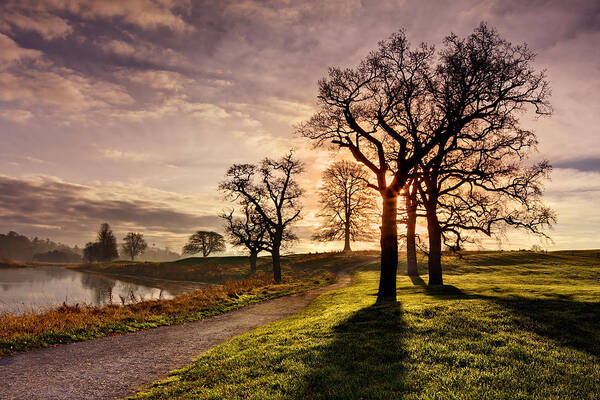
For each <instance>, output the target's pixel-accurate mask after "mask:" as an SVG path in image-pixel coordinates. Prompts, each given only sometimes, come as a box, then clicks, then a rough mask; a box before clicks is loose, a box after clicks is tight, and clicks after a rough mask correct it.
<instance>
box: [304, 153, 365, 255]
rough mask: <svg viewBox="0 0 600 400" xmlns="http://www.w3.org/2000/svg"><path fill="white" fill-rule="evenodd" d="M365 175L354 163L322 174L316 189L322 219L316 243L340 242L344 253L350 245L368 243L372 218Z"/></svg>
mask: <svg viewBox="0 0 600 400" xmlns="http://www.w3.org/2000/svg"><path fill="white" fill-rule="evenodd" d="M367 177H368V173H367V171H366V170H365V169H364V168H363V167H362V166H361V165H360V164H357V163H353V162H349V161H338V162H335V163H333V164H332V165H330V166H329V167H328V168H327V169H326V170H325V171H324V172H323V174H322V185H321V188H320V189H319V200H320V204H321V211H320V213H319V214H317V216H318V217H321V218H322V219H323V223H322V225H321V227H320V230H319V231H318V232H317V233H316V234H315V235H314V236H313V238H314V239H316V240H321V241H332V240H343V241H344V251H351V249H350V242H351V241H357V240H364V239H370V238H371V237H372V235H373V233H374V232H373V229H372V228H371V224H372V223H373V220H374V217H375V211H374V210H375V208H376V203H375V196H374V193H373V191H372V189H370V188H368V187H367V184H366V182H367Z"/></svg>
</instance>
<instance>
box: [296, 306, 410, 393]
mask: <svg viewBox="0 0 600 400" xmlns="http://www.w3.org/2000/svg"><path fill="white" fill-rule="evenodd" d="M334 332H335V338H334V340H333V342H330V343H328V344H327V345H325V346H324V347H323V349H321V351H320V352H319V353H318V355H317V356H316V357H315V359H314V360H313V361H314V363H312V364H313V365H314V368H313V369H312V370H311V372H310V373H309V374H308V375H307V376H305V377H304V382H303V384H302V385H301V388H302V389H301V390H300V391H299V392H298V393H297V395H298V396H297V398H299V399H397V398H398V397H399V396H401V393H402V392H404V391H406V384H405V382H404V369H405V366H404V362H405V360H406V359H407V352H406V350H405V348H404V344H403V342H404V337H405V335H406V323H405V322H404V319H403V317H402V308H401V306H400V304H399V303H387V304H386V303H383V304H376V305H373V306H370V307H367V308H364V309H362V310H360V311H358V312H356V313H355V314H354V315H352V316H351V317H350V318H349V319H347V320H345V321H343V322H342V323H340V324H339V325H337V326H336V327H335V328H334Z"/></svg>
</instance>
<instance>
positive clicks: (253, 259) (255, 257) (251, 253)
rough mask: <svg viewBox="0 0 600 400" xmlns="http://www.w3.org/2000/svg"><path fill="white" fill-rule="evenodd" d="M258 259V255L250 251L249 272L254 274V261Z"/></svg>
mask: <svg viewBox="0 0 600 400" xmlns="http://www.w3.org/2000/svg"><path fill="white" fill-rule="evenodd" d="M257 258H258V253H257V252H256V251H253V250H250V272H251V273H253V274H254V273H255V272H256V259H257Z"/></svg>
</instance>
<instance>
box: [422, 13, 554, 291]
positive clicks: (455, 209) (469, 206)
mask: <svg viewBox="0 0 600 400" xmlns="http://www.w3.org/2000/svg"><path fill="white" fill-rule="evenodd" d="M533 59H534V54H533V53H532V52H531V51H530V50H529V49H528V48H527V46H526V45H512V44H511V43H509V42H507V41H505V40H504V39H502V38H501V37H500V36H499V35H498V33H497V32H496V31H495V30H494V29H491V28H489V27H488V26H487V25H486V24H484V23H482V24H481V25H479V27H477V28H476V29H475V30H474V32H473V33H472V34H471V35H469V36H468V37H467V38H459V37H457V36H456V35H450V36H448V37H447V38H446V40H445V46H444V48H443V49H442V51H441V52H440V59H439V61H438V64H437V67H436V69H435V74H431V75H429V78H428V81H429V83H428V91H429V92H430V94H431V101H432V105H434V106H435V110H436V113H435V114H436V118H435V119H433V121H434V122H435V125H433V127H434V128H435V129H439V127H441V126H445V125H447V126H446V127H445V128H444V131H445V133H444V137H443V140H442V141H440V143H439V146H437V147H436V148H435V149H434V150H433V151H431V152H430V153H429V154H428V155H426V156H425V157H424V158H423V159H422V160H421V162H420V165H419V168H420V172H419V174H420V175H421V179H420V182H421V183H422V184H423V185H419V186H418V188H419V194H420V196H421V200H422V204H423V206H424V208H425V210H426V214H427V230H428V237H429V258H428V269H429V283H430V284H442V283H443V279H442V266H441V245H442V241H443V240H442V237H443V236H445V237H446V238H447V237H448V235H449V234H451V235H453V236H454V238H455V240H456V243H457V244H456V246H457V247H459V248H460V241H461V231H462V232H464V231H470V230H471V231H479V232H482V233H485V234H487V235H490V234H491V230H492V228H493V226H494V225H497V224H498V223H503V224H508V225H512V226H516V227H524V228H526V229H529V230H530V231H532V232H535V233H539V232H540V228H541V227H545V226H547V225H549V224H550V223H551V222H552V221H553V218H554V217H553V213H552V212H551V210H549V209H548V208H547V207H545V206H544V205H543V204H542V203H541V201H540V196H541V185H540V181H541V180H542V179H544V178H545V177H546V176H547V173H548V172H549V170H550V166H549V164H548V163H547V162H546V161H543V162H541V163H538V164H537V165H534V166H531V167H528V166H526V165H525V164H524V160H525V159H526V158H527V154H528V151H529V150H530V149H531V148H533V147H534V146H535V144H536V143H537V140H536V137H535V134H534V133H533V132H531V131H528V130H525V129H522V128H521V127H520V126H519V118H518V117H519V115H520V114H522V113H523V112H524V111H526V110H527V109H528V108H532V109H533V110H535V112H536V113H538V114H542V115H547V114H549V113H550V112H551V109H550V106H549V104H548V101H547V98H548V95H549V88H548V83H547V81H546V80H545V75H544V73H543V72H538V73H536V72H535V71H534V70H533V68H532V66H531V61H532V60H533ZM445 121H448V122H445ZM431 127H432V119H429V120H428V122H427V124H424V125H423V128H422V130H423V131H424V132H425V134H426V135H428V134H429V132H430V131H431ZM442 196H443V197H445V198H444V199H442ZM440 202H442V203H443V204H444V206H443V207H442V209H443V210H444V212H442V213H439V212H438V205H439V204H440ZM515 203H518V204H516V206H517V208H516V209H515V208H514V207H515ZM519 206H521V207H519ZM444 214H446V215H445V218H444V221H443V223H441V222H440V215H444Z"/></svg>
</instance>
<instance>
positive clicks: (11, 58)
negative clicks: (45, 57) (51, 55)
mask: <svg viewBox="0 0 600 400" xmlns="http://www.w3.org/2000/svg"><path fill="white" fill-rule="evenodd" d="M41 55H42V52H41V51H38V50H33V49H24V48H22V47H21V46H19V45H18V44H17V43H16V42H15V41H14V40H12V39H11V38H9V37H8V36H6V35H4V34H2V33H0V66H3V65H4V67H6V66H7V65H9V64H13V63H15V62H18V61H21V60H23V59H35V58H38V57H40V56H41Z"/></svg>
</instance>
